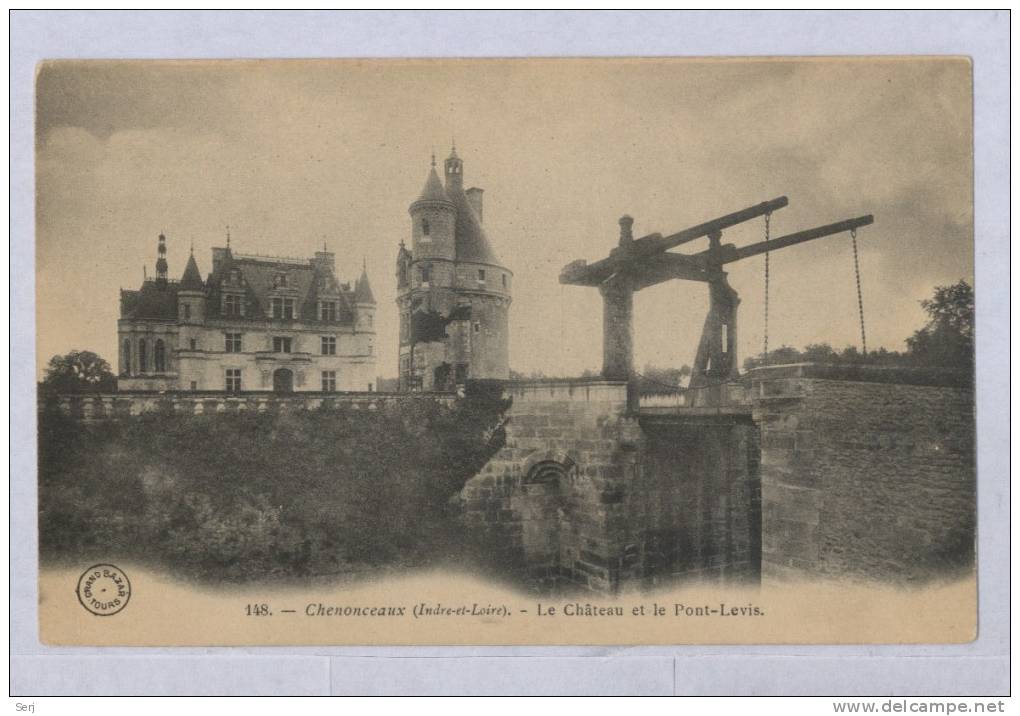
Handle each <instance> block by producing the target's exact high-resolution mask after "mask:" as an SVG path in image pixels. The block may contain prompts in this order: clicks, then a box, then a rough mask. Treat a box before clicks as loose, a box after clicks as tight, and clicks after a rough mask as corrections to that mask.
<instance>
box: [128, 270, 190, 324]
mask: <svg viewBox="0 0 1020 716" xmlns="http://www.w3.org/2000/svg"><path fill="white" fill-rule="evenodd" d="M178 286H179V285H178V284H176V283H170V282H168V281H155V280H147V281H145V282H144V283H143V284H142V287H141V288H140V289H139V290H137V291H125V290H124V289H121V291H120V317H121V318H137V319H146V318H148V319H170V320H172V319H175V318H177V289H178Z"/></svg>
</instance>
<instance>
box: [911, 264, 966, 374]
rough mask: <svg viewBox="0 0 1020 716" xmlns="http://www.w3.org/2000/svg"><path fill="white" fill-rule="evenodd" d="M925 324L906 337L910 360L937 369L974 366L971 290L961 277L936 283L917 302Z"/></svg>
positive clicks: (960, 368)
mask: <svg viewBox="0 0 1020 716" xmlns="http://www.w3.org/2000/svg"><path fill="white" fill-rule="evenodd" d="M921 307H922V308H923V309H924V310H925V312H926V313H927V314H928V324H927V325H926V326H925V327H924V328H922V329H920V330H918V331H915V332H914V335H913V336H911V337H910V338H908V339H907V354H908V355H909V356H910V358H911V362H914V363H916V364H918V365H927V366H933V367H938V368H955V369H958V370H968V371H972V370H973V369H974V289H972V288H971V286H970V284H968V283H967V282H966V281H964V280H962V279H961V280H960V281H958V282H957V283H955V284H953V285H952V286H936V287H935V293H934V295H933V296H932V298H930V299H925V300H923V301H921Z"/></svg>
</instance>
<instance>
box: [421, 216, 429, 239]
mask: <svg viewBox="0 0 1020 716" xmlns="http://www.w3.org/2000/svg"><path fill="white" fill-rule="evenodd" d="M430 229H431V227H430V226H429V220H428V219H422V220H421V233H422V236H428V235H429V231H430Z"/></svg>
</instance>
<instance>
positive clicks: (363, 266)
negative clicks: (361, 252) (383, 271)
mask: <svg viewBox="0 0 1020 716" xmlns="http://www.w3.org/2000/svg"><path fill="white" fill-rule="evenodd" d="M361 273H368V260H367V259H366V258H365V257H364V256H362V257H361Z"/></svg>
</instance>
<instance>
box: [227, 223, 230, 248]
mask: <svg viewBox="0 0 1020 716" xmlns="http://www.w3.org/2000/svg"><path fill="white" fill-rule="evenodd" d="M227 248H228V249H229V248H230V224H227Z"/></svg>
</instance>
